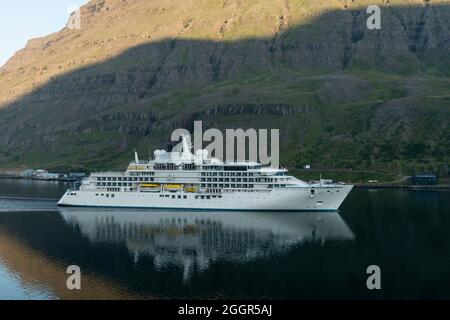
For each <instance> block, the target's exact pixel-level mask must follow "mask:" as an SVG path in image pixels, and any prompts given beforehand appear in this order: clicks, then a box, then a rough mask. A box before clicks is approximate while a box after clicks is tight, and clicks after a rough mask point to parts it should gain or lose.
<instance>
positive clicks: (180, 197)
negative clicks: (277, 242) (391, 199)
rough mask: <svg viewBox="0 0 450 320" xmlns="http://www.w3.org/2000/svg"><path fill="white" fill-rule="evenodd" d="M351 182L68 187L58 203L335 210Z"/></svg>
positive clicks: (112, 205) (269, 209) (141, 206)
mask: <svg viewBox="0 0 450 320" xmlns="http://www.w3.org/2000/svg"><path fill="white" fill-rule="evenodd" d="M352 187H353V186H351V185H333V186H329V187H328V186H321V187H315V188H314V190H315V193H314V195H311V188H303V187H301V188H286V189H282V190H276V189H275V190H272V191H267V192H254V191H253V192H231V193H223V194H220V195H217V194H211V195H207V194H205V195H204V194H202V195H200V194H196V193H184V192H177V193H169V192H164V193H147V192H100V191H95V190H78V191H70V190H68V191H67V192H66V194H65V195H64V196H63V197H62V198H61V200H60V201H59V202H58V205H59V206H68V207H109V208H157V209H194V210H202V209H205V210H233V211H235V210H246V211H247V210H251V211H336V210H338V208H339V207H340V205H341V204H342V202H343V201H344V200H345V198H346V197H347V195H348V194H349V193H350V191H351V190H352Z"/></svg>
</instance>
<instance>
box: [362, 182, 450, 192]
mask: <svg viewBox="0 0 450 320" xmlns="http://www.w3.org/2000/svg"><path fill="white" fill-rule="evenodd" d="M354 189H359V190H364V189H366V190H367V189H404V190H420V191H425V190H450V186H449V185H430V186H426V185H424V186H422V185H393V184H357V183H356V184H355V186H354Z"/></svg>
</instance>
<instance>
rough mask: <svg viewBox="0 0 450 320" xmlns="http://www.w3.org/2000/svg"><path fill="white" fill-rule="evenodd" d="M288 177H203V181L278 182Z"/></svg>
mask: <svg viewBox="0 0 450 320" xmlns="http://www.w3.org/2000/svg"><path fill="white" fill-rule="evenodd" d="M278 181H286V179H269V178H266V179H261V178H257V179H247V178H243V179H242V178H231V179H230V178H201V182H278Z"/></svg>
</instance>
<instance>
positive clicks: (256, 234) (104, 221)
mask: <svg viewBox="0 0 450 320" xmlns="http://www.w3.org/2000/svg"><path fill="white" fill-rule="evenodd" d="M61 214H62V216H63V217H64V219H65V221H66V222H67V224H68V225H70V226H72V227H73V228H77V229H78V228H79V229H80V230H81V232H82V234H83V235H85V236H87V237H88V238H89V240H90V241H91V242H92V243H94V244H95V243H117V244H120V243H125V244H126V247H127V249H128V251H129V253H130V254H131V256H132V257H133V262H134V263H135V264H138V263H139V260H140V258H141V257H143V258H145V259H150V260H151V261H152V262H153V266H154V269H155V270H156V271H163V270H167V269H170V267H172V266H174V267H176V266H178V267H181V268H182V270H183V272H182V274H183V276H182V280H183V283H185V284H187V283H189V281H190V279H191V278H192V277H193V275H194V273H195V272H200V273H201V272H202V271H205V270H208V269H209V268H210V266H211V265H212V264H214V263H216V262H220V261H228V262H232V263H239V264H246V263H250V262H252V261H254V260H258V259H264V258H270V257H271V256H274V255H280V254H283V253H286V252H288V251H289V250H290V249H291V248H292V247H295V246H299V245H301V244H302V243H304V242H307V243H310V242H319V243H321V244H323V243H324V242H325V241H327V240H353V238H354V236H353V233H352V232H351V231H350V229H349V228H348V226H347V225H346V224H345V222H344V221H343V220H342V218H341V217H340V216H339V214H338V213H336V212H335V213H330V212H328V213H314V212H301V213H292V212H291V213H281V212H274V213H268V212H264V213H255V212H219V213H218V212H212V213H210V212H198V211H197V212H186V211H153V212H143V211H135V212H130V211H128V212H123V211H111V210H109V211H99V210H95V211H89V210H82V209H64V210H61ZM180 280H181V279H180Z"/></svg>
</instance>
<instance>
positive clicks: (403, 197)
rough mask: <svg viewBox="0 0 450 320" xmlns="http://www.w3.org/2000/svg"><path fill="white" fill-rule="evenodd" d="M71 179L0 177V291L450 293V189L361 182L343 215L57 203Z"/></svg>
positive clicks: (117, 295) (125, 295)
mask: <svg viewBox="0 0 450 320" xmlns="http://www.w3.org/2000/svg"><path fill="white" fill-rule="evenodd" d="M66 187H67V185H64V184H61V183H56V182H38V181H25V180H0V299H130V298H138V299H139V298H147V299H155V298H156V299H173V298H193V299H214V298H225V299H232V298H243V299H245V298H256V299H260V298H270V299H313V298H321V299H383V298H384V299H422V298H423V299H431V298H450V274H449V270H450V252H449V248H450V232H449V230H450V193H449V192H445V191H406V190H354V191H353V192H352V193H351V194H350V196H349V198H348V199H347V200H346V201H345V203H344V205H343V206H342V208H341V210H340V211H339V213H330V212H328V213H310V212H309V213H308V212H302V213H295V212H294V213H292V212H291V213H280V212H264V213H262V212H203V211H170V210H125V209H124V210H108V209H97V210H95V209H59V208H57V207H56V199H57V198H58V197H59V196H61V195H62V194H63V193H64V191H65V188H66ZM69 265H78V266H79V267H80V268H81V272H82V289H81V290H80V291H70V290H68V289H67V286H66V280H67V277H68V276H69V275H68V274H66V268H67V267H68V266H69ZM369 265H378V266H379V267H380V268H381V286H382V288H381V290H378V291H370V290H368V289H367V286H366V280H367V277H368V275H367V274H366V269H367V267H368V266H369Z"/></svg>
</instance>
